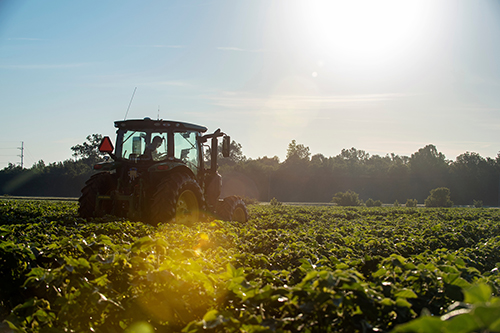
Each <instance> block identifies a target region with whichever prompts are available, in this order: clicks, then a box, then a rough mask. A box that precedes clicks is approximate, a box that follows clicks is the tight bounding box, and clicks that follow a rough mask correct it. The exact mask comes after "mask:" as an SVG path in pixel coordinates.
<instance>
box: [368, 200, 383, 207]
mask: <svg viewBox="0 0 500 333" xmlns="http://www.w3.org/2000/svg"><path fill="white" fill-rule="evenodd" d="M365 205H366V207H382V201H380V200H373V199H372V198H370V199H368V200H366V202H365Z"/></svg>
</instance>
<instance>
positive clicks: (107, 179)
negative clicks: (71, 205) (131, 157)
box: [78, 172, 116, 219]
mask: <svg viewBox="0 0 500 333" xmlns="http://www.w3.org/2000/svg"><path fill="white" fill-rule="evenodd" d="M115 188H116V181H115V178H114V177H113V176H112V175H111V174H110V173H108V172H100V173H97V174H95V175H93V176H92V177H90V179H89V180H87V181H86V182H85V187H84V188H83V189H82V195H81V196H80V198H79V199H78V203H79V207H78V215H79V216H80V217H83V218H85V219H88V218H92V217H101V216H104V215H106V214H110V213H111V210H112V209H113V204H112V202H111V201H109V202H102V204H101V205H100V207H96V204H97V196H98V195H108V194H110V193H111V191H113V190H114V189H115Z"/></svg>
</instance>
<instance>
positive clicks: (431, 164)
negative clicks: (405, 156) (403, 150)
mask: <svg viewBox="0 0 500 333" xmlns="http://www.w3.org/2000/svg"><path fill="white" fill-rule="evenodd" d="M447 166H448V162H447V161H446V156H444V154H443V153H440V152H438V150H437V148H436V146H434V145H427V146H425V147H424V148H420V149H419V150H418V151H417V152H416V153H414V154H412V155H411V158H410V168H411V170H412V172H414V173H416V174H429V173H432V172H441V171H443V170H444V169H446V167H447Z"/></svg>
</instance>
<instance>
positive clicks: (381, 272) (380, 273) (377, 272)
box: [372, 268, 387, 278]
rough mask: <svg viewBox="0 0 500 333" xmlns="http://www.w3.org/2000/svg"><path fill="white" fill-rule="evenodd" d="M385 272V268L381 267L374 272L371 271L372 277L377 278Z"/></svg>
mask: <svg viewBox="0 0 500 333" xmlns="http://www.w3.org/2000/svg"><path fill="white" fill-rule="evenodd" d="M386 273H387V269H385V268H381V269H379V270H378V271H376V272H375V273H373V274H372V277H374V278H378V277H381V276H383V275H385V274H386Z"/></svg>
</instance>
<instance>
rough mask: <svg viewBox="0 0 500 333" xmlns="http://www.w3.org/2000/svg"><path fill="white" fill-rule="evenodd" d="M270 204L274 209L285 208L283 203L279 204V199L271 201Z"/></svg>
mask: <svg viewBox="0 0 500 333" xmlns="http://www.w3.org/2000/svg"><path fill="white" fill-rule="evenodd" d="M269 204H270V205H271V206H273V207H280V206H283V203H282V202H279V201H278V199H276V198H272V199H271V201H269Z"/></svg>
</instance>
